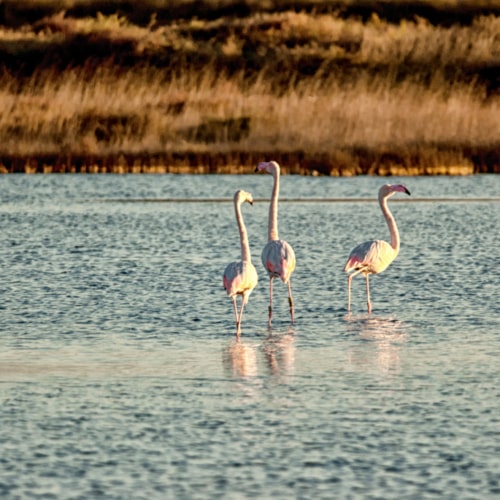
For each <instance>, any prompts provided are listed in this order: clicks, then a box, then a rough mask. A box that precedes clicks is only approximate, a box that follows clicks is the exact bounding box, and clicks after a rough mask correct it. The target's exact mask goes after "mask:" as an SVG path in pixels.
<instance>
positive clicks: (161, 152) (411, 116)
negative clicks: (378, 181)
mask: <svg viewBox="0 0 500 500" xmlns="http://www.w3.org/2000/svg"><path fill="white" fill-rule="evenodd" d="M270 4H276V5H277V4H278V3H277V2H276V3H273V2H267V3H265V2H259V1H255V2H250V1H249V2H231V1H229V0H228V1H226V2H222V1H213V2H209V1H206V2H201V3H200V2H199V3H197V4H195V3H193V2H187V1H182V0H174V1H172V2H161V1H156V2H155V1H149V2H145V3H142V4H141V8H140V9H139V10H138V9H133V8H132V7H131V4H130V3H129V2H107V3H103V2H101V3H99V2H93V1H92V0H91V1H90V2H78V1H76V0H75V1H63V0H59V1H56V0H54V1H53V2H51V1H49V0H46V1H45V0H43V1H42V0H39V1H36V0H31V1H29V2H17V3H16V4H14V3H9V2H7V3H6V4H5V5H6V7H5V5H4V11H3V19H4V22H3V27H0V55H1V56H2V58H1V60H2V61H3V65H2V66H1V71H0V106H1V109H2V110H3V112H2V113H1V114H0V162H1V164H0V170H1V171H4V172H13V171H27V172H31V171H35V172H37V171H45V172H50V171H51V172H54V171H61V172H63V171H66V172H67V171H70V172H88V171H93V172H94V171H96V172H108V171H113V172H130V171H131V172H163V171H182V172H184V171H186V172H190V171H192V172H242V171H246V170H247V169H249V168H251V166H252V165H253V164H254V163H255V162H256V161H258V160H260V159H263V158H264V157H265V158H275V159H278V160H280V161H281V162H282V163H283V164H284V166H285V171H288V172H293V173H305V174H308V173H309V174H310V173H313V174H317V173H319V174H327V175H356V174H380V175H391V174H401V173H403V174H405V173H406V174H421V173H428V174H432V173H451V174H467V173H473V172H498V171H500V119H499V118H498V117H499V116H500V92H499V87H500V70H499V69H500V15H496V10H495V9H497V8H499V9H500V3H497V4H495V3H494V2H493V3H492V2H489V3H488V2H482V3H481V2H474V3H472V2H471V4H470V5H469V4H468V3H467V2H465V3H461V9H459V8H458V7H457V5H458V4H457V3H456V2H447V1H445V0H436V1H435V2H414V3H411V2H408V3H406V4H405V5H406V8H407V10H408V9H409V8H410V7H411V6H412V5H413V6H414V8H415V9H416V10H415V12H419V13H421V11H422V6H424V7H427V8H432V9H434V10H433V11H432V12H438V13H439V12H441V11H446V7H447V6H448V9H451V11H449V12H454V13H455V15H456V16H457V19H459V21H456V22H453V23H449V24H448V23H441V24H436V23H435V22H433V19H432V18H431V17H428V18H423V17H420V16H419V15H417V14H415V12H413V13H412V11H411V10H410V14H409V15H406V17H405V16H404V15H403V14H404V12H399V11H397V10H396V12H399V13H400V18H398V19H396V20H394V19H392V18H390V17H391V16H394V4H395V2H385V4H387V6H389V7H391V9H389V8H388V10H387V12H388V13H389V14H391V16H389V15H387V16H385V17H384V11H383V10H382V11H381V9H380V4H381V3H380V2H377V3H372V4H370V2H359V3H357V4H356V6H357V8H358V9H359V6H360V5H361V6H364V8H365V9H366V13H364V11H363V12H362V15H361V14H360V15H352V14H349V8H353V7H352V6H353V5H354V3H353V2H347V1H346V2H322V3H318V2H314V1H309V2H307V1H304V2H300V3H299V2H288V3H287V2H281V4H280V5H281V8H279V9H278V8H275V9H274V10H273V9H272V8H270ZM298 4H300V9H298V8H297V5H298ZM385 4H384V5H385ZM104 5H105V6H106V9H108V11H106V10H105V13H102V12H99V11H92V10H90V9H91V7H92V6H94V7H95V8H97V7H99V6H104ZM196 5H198V7H199V6H201V8H199V9H198V10H197V11H193V10H191V11H190V10H189V9H190V8H191V9H193V8H194V7H193V6H196ZM370 5H371V6H372V9H371V10H370ZM474 5H475V10H474V9H473V7H474ZM23 6H24V9H25V10H24V11H23V10H22V8H23ZM113 6H114V10H113V9H111V8H112V7H113ZM245 6H246V11H245V12H244V14H245V15H239V14H238V13H241V12H242V11H243V10H244V9H243V7H245ZM287 6H288V7H287ZM342 6H343V7H344V11H342V9H341V8H342ZM377 6H378V7H377ZM35 7H36V8H35ZM84 7H85V8H84ZM174 7H176V8H177V10H175V9H174ZM271 7H272V5H271ZM320 7H321V8H320ZM326 7H328V8H326ZM78 8H81V9H83V10H82V13H80V14H78ZM127 8H130V12H129V14H127V13H126V11H127ZM230 8H231V9H232V10H231V9H230ZM9 9H10V10H9ZM37 9H38V10H37ZM109 9H111V12H110V11H109ZM148 9H149V10H148ZM203 9H205V10H203ZM228 9H229V10H228ZM419 9H420V10H419ZM488 9H489V10H488ZM167 11H168V13H170V15H171V17H169V18H168V19H166V17H167V15H166V13H167ZM233 11H234V12H233ZM195 12H197V13H198V14H200V12H201V13H203V12H205V14H206V17H205V18H202V17H200V16H195V15H194V14H195ZM221 12H223V14H224V15H219V14H220V13H221ZM231 12H233V14H231ZM175 13H177V15H175ZM189 13H191V15H189ZM368 13H369V14H368ZM457 13H462V14H461V15H462V17H458V14H457ZM0 14H2V13H1V12H0ZM146 14H149V17H148V15H146ZM466 14H467V16H466ZM9 16H10V17H9ZM0 17H2V16H1V15H0ZM389 18H390V19H389ZM9 19H10V21H9ZM464 19H465V20H464ZM460 20H461V21H460Z"/></svg>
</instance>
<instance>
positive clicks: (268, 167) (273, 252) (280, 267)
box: [255, 161, 295, 328]
mask: <svg viewBox="0 0 500 500" xmlns="http://www.w3.org/2000/svg"><path fill="white" fill-rule="evenodd" d="M255 171H256V172H262V171H264V172H267V173H268V174H271V175H272V176H273V178H274V186H273V192H272V196H271V203H270V205H269V226H268V242H267V243H266V245H265V246H264V249H263V250H262V255H261V258H262V264H264V267H265V268H266V270H267V274H268V275H269V321H268V327H269V328H271V321H272V317H273V279H274V278H276V277H279V278H281V280H282V281H283V283H286V284H287V285H288V304H289V306H290V316H291V318H292V324H293V323H294V321H295V317H294V308H293V297H292V285H291V283H290V278H291V275H292V273H293V271H294V269H295V253H294V251H293V248H292V247H291V245H290V244H289V243H287V242H286V241H285V240H280V239H279V236H278V196H279V191H280V166H279V165H278V163H277V162H275V161H269V162H261V163H259V164H258V165H257V167H256V168H255Z"/></svg>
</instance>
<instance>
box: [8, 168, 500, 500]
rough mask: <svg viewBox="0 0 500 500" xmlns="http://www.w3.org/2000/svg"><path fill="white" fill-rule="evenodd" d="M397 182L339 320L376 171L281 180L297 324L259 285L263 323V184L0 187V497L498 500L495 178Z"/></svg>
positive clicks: (280, 296)
mask: <svg viewBox="0 0 500 500" xmlns="http://www.w3.org/2000/svg"><path fill="white" fill-rule="evenodd" d="M396 181H403V182H404V183H405V184H406V186H407V187H408V188H409V189H410V191H412V197H411V198H408V197H406V196H404V195H396V196H395V197H394V198H393V199H392V200H391V202H390V206H391V208H392V210H393V213H394V215H395V217H396V220H397V222H398V225H399V229H400V233H401V239H402V246H401V253H400V255H399V257H398V259H397V260H396V261H395V262H394V263H393V264H392V266H391V267H390V268H389V269H388V270H387V271H385V272H384V273H383V274H381V275H379V276H375V277H372V279H371V292H372V303H373V308H374V311H373V313H372V314H371V315H367V314H366V312H365V311H366V303H365V288H364V279H363V278H362V277H361V278H359V277H358V278H355V279H354V281H353V297H352V300H353V313H352V315H351V316H350V317H348V316H347V315H346V279H345V276H344V274H343V272H342V267H343V264H344V261H345V259H346V257H347V255H348V253H349V251H350V249H351V248H352V247H353V246H354V245H355V244H357V243H360V242H362V241H364V240H366V239H370V238H384V239H387V238H388V230H387V227H386V225H385V222H384V220H383V219H382V216H381V214H380V211H379V208H378V205H377V204H376V203H374V201H373V200H374V198H375V196H376V193H377V190H378V188H379V186H380V185H381V184H382V183H384V182H387V179H378V178H371V177H363V178H352V179H329V178H312V177H311V178H302V177H295V176H287V177H283V178H282V189H281V196H282V199H283V201H282V203H281V204H280V236H281V237H282V238H284V239H286V240H288V241H289V242H290V243H291V244H292V245H293V247H294V249H295V253H296V256H297V269H296V272H295V274H294V277H293V281H292V285H293V291H294V297H295V303H296V319H297V321H296V325H295V326H294V327H293V328H292V327H291V326H290V324H289V316H288V310H287V299H286V287H285V286H284V285H283V284H282V283H278V282H276V284H275V294H274V297H275V310H274V327H273V330H272V331H271V332H269V331H268V330H267V301H268V281H267V279H266V276H265V274H264V272H263V268H262V266H261V264H260V251H261V249H262V246H263V245H264V243H265V239H266V228H267V211H268V204H267V201H265V200H266V199H267V198H268V197H269V195H270V191H271V183H272V179H271V177H270V176H265V175H260V176H259V175H253V176H251V175H249V176H212V177H205V176H194V177H191V176H169V175H165V176H121V177H119V176H116V177H115V176H34V177H30V176H2V177H0V193H1V200H2V203H1V204H0V220H1V227H2V232H1V234H0V238H1V244H0V264H1V269H2V280H1V283H0V293H1V300H0V318H1V320H0V321H1V323H0V328H1V335H0V382H1V383H0V398H1V399H0V400H1V405H0V422H1V424H2V427H1V428H2V432H1V433H0V471H1V473H0V496H1V497H2V498H58V499H59V498H74V499H77V498H134V499H137V498H145V499H146V498H148V499H150V498H175V499H178V498H187V499H197V498H200V499H203V498H229V499H240V498H241V499H244V498H259V499H262V498H287V499H288V498H315V499H320V498H325V499H331V498H380V499H382V498H383V499H387V498H415V499H417V498H418V499H421V498H450V499H452V498H453V499H455V498H461V499H466V498H481V499H484V498H494V497H496V498H498V496H499V495H500V411H499V410H500V386H499V383H498V382H499V376H500V358H499V353H500V349H499V348H500V300H499V299H500V265H499V264H500V257H499V238H498V237H499V233H500V200H499V198H498V196H499V195H500V177H498V176H497V177H495V176H481V177H466V178H447V177H442V178H439V177H438V178H407V179H391V182H396ZM238 188H243V189H245V190H248V191H251V192H252V193H253V195H254V197H255V198H257V199H260V200H262V201H258V202H257V203H255V204H254V206H253V207H250V206H248V205H246V206H245V207H244V208H243V212H244V217H245V221H246V224H247V229H248V233H249V238H250V246H251V249H252V253H253V260H254V263H255V265H256V267H257V270H258V272H259V280H260V281H259V285H258V287H257V288H256V289H255V290H254V292H253V294H252V296H251V298H250V302H249V304H248V307H247V309H246V312H245V315H244V318H243V326H242V337H241V341H240V342H236V341H235V338H234V318H233V313H232V308H231V302H230V300H229V299H228V298H227V297H226V295H225V292H224V290H223V289H222V272H223V269H224V267H225V265H226V264H227V263H229V262H230V261H231V260H233V259H235V258H238V256H239V242H238V234H237V229H236V223H235V218H234V213H233V207H232V204H231V203H229V200H230V198H232V195H233V193H234V191H235V190H236V189H238ZM173 198H177V199H180V198H182V199H183V201H182V202H174V201H171V200H172V199H173ZM332 198H335V199H342V200H344V201H340V202H338V201H332V200H331V199H332ZM349 198H351V199H352V198H356V200H355V201H349ZM396 198H397V200H400V201H397V200H396ZM432 198H439V199H438V200H436V201H421V200H423V199H432ZM488 198H490V200H488ZM155 199H156V200H158V199H162V200H163V201H162V202H151V200H155ZM127 200H128V201H127ZM132 200H133V201H132ZM166 200H170V201H166ZM210 200H213V201H210ZM311 200H314V201H311ZM411 200H413V201H411ZM415 200H417V201H415ZM418 200H420V201H418Z"/></svg>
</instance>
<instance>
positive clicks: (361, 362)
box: [346, 316, 408, 374]
mask: <svg viewBox="0 0 500 500" xmlns="http://www.w3.org/2000/svg"><path fill="white" fill-rule="evenodd" d="M346 322H347V326H348V328H347V331H348V333H353V334H357V335H358V336H359V339H361V340H364V341H369V342H373V343H374V345H375V347H376V357H375V358H374V357H373V352H372V350H371V349H369V348H368V349H367V347H368V346H367V344H364V345H358V346H357V347H356V349H353V350H351V351H350V352H349V364H350V365H352V366H363V367H364V368H366V367H372V366H374V367H375V368H376V369H377V371H379V372H380V373H384V374H397V373H400V372H401V358H400V350H401V346H402V345H403V344H404V343H405V342H406V341H407V338H408V333H407V326H406V325H405V323H404V322H402V321H399V320H396V319H394V318H376V317H371V316H365V317H358V318H353V317H350V316H348V317H347V318H346ZM372 345H373V344H372Z"/></svg>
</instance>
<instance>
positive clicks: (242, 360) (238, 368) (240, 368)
mask: <svg viewBox="0 0 500 500" xmlns="http://www.w3.org/2000/svg"><path fill="white" fill-rule="evenodd" d="M260 355H262V359H261V360H260V361H261V363H259V359H258V358H260ZM223 361H224V366H225V368H226V370H228V372H230V373H231V375H232V376H233V377H235V378H240V379H252V378H255V377H257V376H258V375H259V364H260V365H261V367H262V366H263V365H264V366H266V367H267V368H268V372H269V373H270V374H271V375H273V376H279V377H287V376H290V375H293V373H294V370H295V335H294V332H292V331H289V332H287V333H283V334H279V335H277V334H274V335H268V336H267V337H266V339H265V340H264V341H262V342H261V343H260V344H250V343H248V342H246V341H243V340H242V339H241V338H238V337H237V338H235V339H233V340H232V341H231V343H230V344H229V346H228V347H227V348H226V349H225V351H224V356H223ZM262 361H264V363H262Z"/></svg>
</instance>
